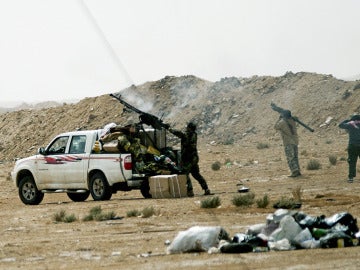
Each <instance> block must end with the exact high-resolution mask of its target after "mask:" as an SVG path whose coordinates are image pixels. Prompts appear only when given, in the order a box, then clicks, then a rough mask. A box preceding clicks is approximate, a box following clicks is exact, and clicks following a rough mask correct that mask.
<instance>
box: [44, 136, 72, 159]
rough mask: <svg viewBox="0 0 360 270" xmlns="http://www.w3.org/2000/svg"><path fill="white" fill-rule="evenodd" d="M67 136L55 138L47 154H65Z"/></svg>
mask: <svg viewBox="0 0 360 270" xmlns="http://www.w3.org/2000/svg"><path fill="white" fill-rule="evenodd" d="M68 140H69V137H68V136H65V137H59V138H57V139H56V140H55V141H54V142H53V143H52V144H51V145H50V146H49V148H48V151H47V152H48V154H49V155H51V154H65V149H66V145H67V142H68Z"/></svg>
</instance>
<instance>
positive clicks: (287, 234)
mask: <svg viewBox="0 0 360 270" xmlns="http://www.w3.org/2000/svg"><path fill="white" fill-rule="evenodd" d="M359 240H360V232H359V228H358V226H357V221H356V219H355V218H354V217H353V216H352V215H351V214H350V213H348V212H341V213H337V214H335V215H333V216H331V217H328V218H327V217H325V216H324V215H321V216H318V217H312V216H309V215H306V214H305V213H303V212H296V211H294V210H292V211H290V210H288V209H278V210H276V211H275V212H274V213H273V214H270V215H268V216H267V218H266V223H264V224H255V225H252V226H250V227H249V228H248V230H247V231H246V232H245V233H236V234H235V235H234V237H233V238H232V239H230V238H229V236H228V233H227V232H226V231H225V230H224V229H223V228H222V227H219V226H214V227H201V226H195V227H191V228H190V229H188V230H186V231H181V232H179V233H178V235H177V236H176V237H175V239H174V241H173V242H172V243H171V244H170V245H169V246H168V247H167V254H173V253H183V252H202V251H204V252H208V253H209V254H213V253H247V252H267V251H270V250H276V251H283V250H294V249H313V248H343V247H351V246H357V245H359ZM167 241H168V242H169V243H170V241H169V240H167Z"/></svg>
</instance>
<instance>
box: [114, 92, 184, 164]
mask: <svg viewBox="0 0 360 270" xmlns="http://www.w3.org/2000/svg"><path fill="white" fill-rule="evenodd" d="M110 96H111V97H113V98H115V99H116V100H118V101H119V102H120V103H121V104H123V105H124V106H125V107H126V108H127V109H129V110H131V111H133V112H135V113H137V114H139V123H137V126H139V127H140V128H139V130H138V134H137V135H136V136H137V137H139V138H140V140H141V144H143V145H144V146H146V147H148V152H149V153H151V154H154V155H156V156H158V157H157V159H159V161H162V160H164V161H165V163H169V164H170V165H169V166H168V167H170V168H172V169H175V171H176V170H179V168H177V167H176V166H175V165H174V164H173V163H171V162H172V161H175V162H176V163H177V164H178V163H179V154H180V152H179V151H178V150H174V149H172V147H168V146H167V134H166V131H167V129H169V127H170V125H169V124H166V123H164V122H163V120H162V119H160V118H158V117H156V116H155V115H152V114H150V113H146V112H143V111H141V110H139V109H138V108H136V107H134V106H132V105H131V104H129V103H128V102H126V101H125V100H124V99H123V98H122V97H121V95H120V94H119V93H118V94H110ZM143 124H145V125H147V126H151V127H152V128H153V129H145V128H144V126H143ZM169 158H170V159H171V160H169Z"/></svg>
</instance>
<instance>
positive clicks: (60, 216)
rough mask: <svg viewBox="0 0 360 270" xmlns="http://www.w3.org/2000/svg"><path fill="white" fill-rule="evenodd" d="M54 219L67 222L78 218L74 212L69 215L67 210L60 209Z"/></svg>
mask: <svg viewBox="0 0 360 270" xmlns="http://www.w3.org/2000/svg"><path fill="white" fill-rule="evenodd" d="M53 219H54V221H55V222H65V223H70V222H74V221H76V220H77V218H76V217H75V215H74V214H70V215H67V214H66V212H65V210H60V211H59V212H58V213H55V214H54V216H53Z"/></svg>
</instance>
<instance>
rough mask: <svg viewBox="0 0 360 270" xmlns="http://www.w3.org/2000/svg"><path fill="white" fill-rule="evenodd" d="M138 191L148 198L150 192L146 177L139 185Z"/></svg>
mask: <svg viewBox="0 0 360 270" xmlns="http://www.w3.org/2000/svg"><path fill="white" fill-rule="evenodd" d="M140 192H141V195H143V197H144V198H146V199H149V198H151V197H152V196H151V194H150V186H149V180H148V179H146V180H144V181H143V182H142V183H141V186H140Z"/></svg>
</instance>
